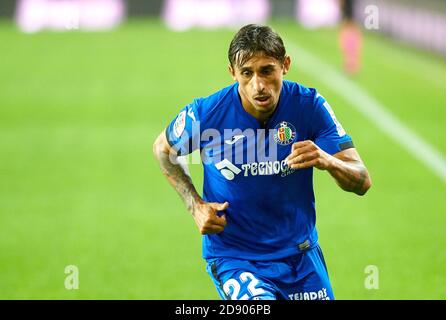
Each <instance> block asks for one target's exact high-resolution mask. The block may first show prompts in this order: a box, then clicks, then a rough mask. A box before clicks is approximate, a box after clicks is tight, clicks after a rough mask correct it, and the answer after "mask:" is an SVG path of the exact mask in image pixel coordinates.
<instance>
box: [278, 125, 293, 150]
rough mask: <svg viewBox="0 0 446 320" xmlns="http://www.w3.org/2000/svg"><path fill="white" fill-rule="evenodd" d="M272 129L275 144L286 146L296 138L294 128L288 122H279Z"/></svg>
mask: <svg viewBox="0 0 446 320" xmlns="http://www.w3.org/2000/svg"><path fill="white" fill-rule="evenodd" d="M274 130H275V132H274V141H275V142H276V143H277V144H280V145H282V146H286V145H288V144H290V143H293V142H294V140H295V139H296V128H294V126H293V125H292V124H291V123H289V122H286V121H282V122H280V123H279V124H278V125H277V126H276V127H275V128H274Z"/></svg>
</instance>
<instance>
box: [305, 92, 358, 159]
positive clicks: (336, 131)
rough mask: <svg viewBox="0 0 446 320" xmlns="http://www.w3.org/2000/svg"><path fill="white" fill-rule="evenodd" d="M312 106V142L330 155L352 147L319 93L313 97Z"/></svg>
mask: <svg viewBox="0 0 446 320" xmlns="http://www.w3.org/2000/svg"><path fill="white" fill-rule="evenodd" d="M314 107H315V113H314V116H313V121H312V124H313V134H314V142H315V143H316V144H317V145H318V146H319V147H320V148H321V149H322V150H324V151H325V152H327V153H329V154H331V155H334V154H336V153H339V152H342V151H344V150H348V149H352V148H354V146H353V142H352V139H351V138H350V136H349V135H348V134H347V133H346V132H345V130H344V128H343V127H342V125H341V123H340V122H339V121H338V119H337V118H336V116H335V114H334V112H333V109H332V108H331V106H330V105H329V104H328V102H327V101H326V100H325V99H324V98H323V97H322V96H321V95H319V94H318V95H317V96H316V97H315V101H314Z"/></svg>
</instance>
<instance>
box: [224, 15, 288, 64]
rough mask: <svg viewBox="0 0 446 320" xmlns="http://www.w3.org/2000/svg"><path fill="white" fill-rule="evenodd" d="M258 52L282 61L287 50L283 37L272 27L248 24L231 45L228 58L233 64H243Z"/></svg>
mask: <svg viewBox="0 0 446 320" xmlns="http://www.w3.org/2000/svg"><path fill="white" fill-rule="evenodd" d="M257 53H263V54H264V55H266V56H268V57H272V58H275V59H277V60H279V61H280V62H281V63H283V62H284V60H285V55H286V50H285V46H284V44H283V41H282V38H281V37H280V36H279V35H278V34H277V33H276V32H275V31H274V30H273V29H271V28H270V27H268V26H262V25H258V24H248V25H246V26H244V27H242V28H241V29H240V30H239V31H238V32H237V34H236V35H235V36H234V38H233V39H232V41H231V44H230V45H229V51H228V58H229V62H230V63H231V66H232V67H234V65H237V66H239V67H240V66H242V65H244V64H245V63H246V62H247V61H248V60H249V59H251V58H252V56H254V55H255V54H257Z"/></svg>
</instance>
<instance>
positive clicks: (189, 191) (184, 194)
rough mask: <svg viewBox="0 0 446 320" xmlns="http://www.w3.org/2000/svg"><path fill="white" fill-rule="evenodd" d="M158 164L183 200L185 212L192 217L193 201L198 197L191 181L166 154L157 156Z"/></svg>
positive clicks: (179, 166)
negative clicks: (189, 213)
mask: <svg viewBox="0 0 446 320" xmlns="http://www.w3.org/2000/svg"><path fill="white" fill-rule="evenodd" d="M159 163H160V167H161V170H162V172H163V174H164V175H165V176H166V177H167V179H168V180H169V182H170V184H171V185H172V186H173V187H174V188H175V190H176V191H177V192H178V194H179V195H180V197H181V198H182V199H183V201H184V203H185V205H186V207H187V210H188V211H189V212H191V213H192V215H193V212H194V205H195V200H197V199H198V198H199V195H198V193H197V191H196V189H195V187H194V185H193V183H192V179H191V178H190V176H189V175H187V174H186V172H185V171H184V169H183V168H182V167H181V165H179V164H174V163H172V161H171V160H170V159H169V155H168V154H164V153H163V154H161V155H159Z"/></svg>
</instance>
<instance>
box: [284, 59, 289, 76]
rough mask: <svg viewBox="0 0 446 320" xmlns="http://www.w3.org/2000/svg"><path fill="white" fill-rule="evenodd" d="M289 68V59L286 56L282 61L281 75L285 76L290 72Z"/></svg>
mask: <svg viewBox="0 0 446 320" xmlns="http://www.w3.org/2000/svg"><path fill="white" fill-rule="evenodd" d="M290 67H291V57H290V56H286V57H285V60H284V61H283V75H286V74H287V73H288V71H290Z"/></svg>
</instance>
